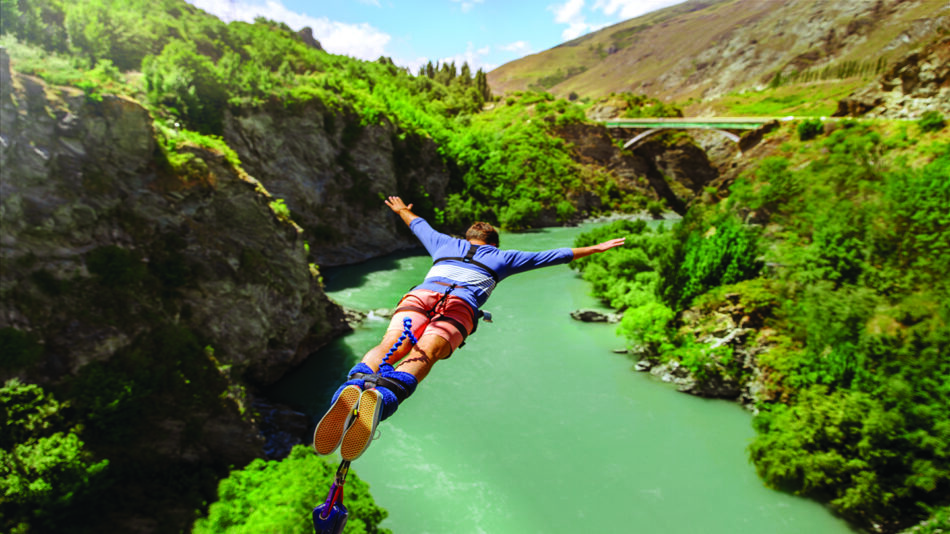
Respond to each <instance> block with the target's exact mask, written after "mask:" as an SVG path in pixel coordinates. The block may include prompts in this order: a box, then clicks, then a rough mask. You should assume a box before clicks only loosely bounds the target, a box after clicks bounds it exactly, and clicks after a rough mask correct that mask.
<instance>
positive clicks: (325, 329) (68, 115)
mask: <svg viewBox="0 0 950 534" xmlns="http://www.w3.org/2000/svg"><path fill="white" fill-rule="evenodd" d="M0 112H2V113H0V117H2V120H0V169H2V180H0V335H2V340H3V341H4V351H3V354H2V358H0V380H7V379H9V378H12V377H18V378H21V379H23V380H25V381H27V382H33V383H39V384H41V385H43V386H44V387H46V388H47V389H49V390H50V391H52V392H54V394H55V395H57V398H59V400H61V401H67V400H69V401H70V402H71V404H72V405H73V407H74V408H76V409H77V410H79V412H80V413H86V415H85V416H83V415H80V416H79V417H89V419H83V420H81V421H77V422H84V423H86V430H85V431H84V433H83V439H84V440H85V441H86V442H87V445H88V446H89V447H90V449H91V450H92V451H93V453H94V454H96V455H97V456H98V457H105V458H109V459H110V468H109V469H110V473H113V475H111V476H117V477H119V482H118V483H115V486H114V487H113V488H112V489H111V490H110V491H115V492H119V493H123V492H129V494H130V495H146V494H149V495H155V487H156V485H157V486H160V487H164V488H165V489H164V490H160V491H159V494H161V491H165V492H167V491H169V488H171V487H172V486H169V485H168V484H169V482H168V481H169V480H172V479H175V477H185V478H179V479H178V481H177V482H175V484H185V485H186V486H187V487H188V488H189V491H188V492H186V493H188V494H189V495H191V497H190V498H191V500H190V501H188V502H184V501H185V500H187V499H188V498H189V497H184V496H181V495H176V496H169V494H168V493H165V494H162V497H156V498H155V499H154V500H152V501H150V504H149V506H146V507H139V509H136V510H135V511H134V512H133V514H132V515H131V516H130V515H128V513H127V512H128V510H123V509H122V507H121V506H115V507H109V511H108V514H107V515H106V516H103V517H102V518H100V520H101V521H103V522H104V523H105V524H108V525H110V526H111V528H114V527H116V526H117V525H124V526H125V527H127V528H123V530H127V531H154V530H174V531H176V532H177V531H181V530H184V529H187V528H188V527H189V525H190V524H191V523H190V521H191V520H192V518H193V514H194V511H195V509H197V507H198V506H200V500H199V501H198V502H195V501H194V494H195V492H197V491H204V492H205V493H203V494H202V496H201V497H200V498H201V499H203V500H211V499H212V498H213V497H214V485H215V483H216V480H217V479H216V478H215V477H219V476H222V475H224V474H226V473H227V471H228V469H229V468H230V467H231V466H240V465H244V464H246V463H247V462H248V461H250V460H251V459H253V458H255V457H261V456H263V449H262V446H263V441H262V440H261V438H260V436H259V431H258V428H257V425H256V423H255V421H254V414H253V413H251V411H250V410H248V409H247V408H248V401H249V399H248V397H247V396H246V395H245V393H243V388H244V386H245V385H255V384H268V383H270V382H273V381H274V380H276V379H278V378H279V377H280V376H281V375H282V374H284V373H285V372H286V371H287V370H289V369H291V368H293V367H294V366H296V365H298V364H299V363H300V362H302V361H303V359H304V358H305V357H306V356H307V355H309V354H310V353H312V352H313V351H314V350H316V349H317V348H319V347H320V346H321V345H323V344H325V343H327V342H328V341H330V340H331V339H333V338H335V337H338V336H339V335H340V334H341V333H342V332H344V331H345V330H346V329H347V328H348V327H347V326H346V324H345V321H344V319H343V312H342V310H341V309H340V307H339V306H337V305H336V304H334V303H333V302H331V301H330V300H329V299H327V297H326V295H325V294H324V293H323V290H322V287H321V285H320V282H319V273H317V272H315V271H313V270H311V267H310V266H309V265H308V263H309V258H308V252H307V250H306V247H305V245H304V240H303V238H302V237H301V230H300V228H299V227H297V226H296V225H294V224H293V223H289V222H286V221H282V220H281V219H280V218H279V217H278V216H277V215H276V214H275V213H274V211H273V210H272V209H271V207H270V205H269V203H270V202H271V201H272V200H273V197H272V196H271V195H269V194H268V193H267V191H266V190H265V189H264V188H263V187H262V186H261V184H260V183H259V182H258V181H257V180H255V179H254V178H252V177H250V176H248V175H247V174H246V173H244V172H243V171H241V170H240V169H236V168H234V167H233V166H232V165H231V164H230V163H229V162H228V161H227V160H226V159H225V158H224V157H223V156H222V155H220V154H217V153H214V152H212V151H208V150H205V149H202V148H199V147H192V148H191V149H190V151H191V153H193V154H194V156H195V157H196V160H195V161H196V162H200V163H196V165H195V166H194V167H195V168H198V169H201V172H200V173H198V174H199V175H197V176H196V175H190V176H189V177H183V176H179V175H177V174H176V173H175V172H174V171H173V170H172V167H171V166H170V165H169V164H168V161H167V160H166V158H165V156H164V154H163V153H162V151H161V149H160V147H159V145H158V142H157V139H156V135H155V131H154V130H153V124H152V119H151V117H150V116H149V113H148V112H147V111H146V110H145V109H144V108H143V107H142V106H141V105H139V104H138V103H137V102H135V101H133V100H129V99H126V98H121V97H114V96H103V97H102V98H101V99H91V98H89V97H87V96H86V95H84V94H83V93H82V92H81V91H79V90H76V89H70V88H58V87H50V86H47V85H46V84H44V83H43V82H41V81H40V80H38V79H36V78H32V77H29V76H24V75H20V74H17V73H15V72H12V71H11V69H10V64H9V59H8V56H7V54H6V53H5V51H3V50H2V49H0ZM72 395H80V397H81V398H80V397H76V399H73V398H72ZM74 401H75V402H74ZM117 436H122V437H121V439H120V438H118V437H117ZM117 440H118V441H117ZM124 472H132V473H135V475H134V476H132V477H131V478H128V477H127V478H122V477H123V476H125V475H122V473H124ZM187 477H192V478H193V480H190V481H186V479H187ZM130 484H131V486H133V487H139V489H137V490H129V489H128V488H129V487H130V486H129V485H130ZM162 484H165V486H162ZM146 487H151V488H152V489H148V490H146V489H143V488H146ZM115 497H116V498H118V495H117V496H115ZM107 500H108V499H107ZM122 500H123V502H126V499H124V498H123V499H122ZM133 500H134V499H133ZM109 514H115V515H117V517H107V516H108V515H109Z"/></svg>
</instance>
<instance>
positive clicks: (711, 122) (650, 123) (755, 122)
mask: <svg viewBox="0 0 950 534" xmlns="http://www.w3.org/2000/svg"><path fill="white" fill-rule="evenodd" d="M773 120H777V119H775V118H773V117H709V118H703V117H674V118H669V117H665V118H648V119H610V120H606V121H603V123H604V125H605V126H607V127H608V128H718V129H721V130H754V129H756V128H758V127H759V126H762V125H763V124H765V123H767V122H769V121H773Z"/></svg>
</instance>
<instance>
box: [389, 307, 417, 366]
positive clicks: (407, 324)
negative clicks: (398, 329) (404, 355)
mask: <svg viewBox="0 0 950 534" xmlns="http://www.w3.org/2000/svg"><path fill="white" fill-rule="evenodd" d="M407 337H408V338H409V341H411V342H412V344H413V345H415V344H416V343H418V340H416V336H414V335H412V319H410V318H408V317H406V318H405V319H403V320H402V335H401V336H399V340H398V341H396V343H395V344H393V348H391V349H389V352H387V353H386V356H384V357H383V363H388V362H389V357H390V356H392V355H393V354H394V353H395V352H396V351H397V350H399V346H400V345H402V342H403V341H405V340H406V338H407Z"/></svg>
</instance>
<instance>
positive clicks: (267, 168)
mask: <svg viewBox="0 0 950 534" xmlns="http://www.w3.org/2000/svg"><path fill="white" fill-rule="evenodd" d="M224 138H225V140H226V141H227V142H228V144H229V145H230V146H231V147H233V148H234V149H235V150H236V151H237V152H238V154H239V155H240V157H241V161H242V162H244V166H245V169H246V170H247V171H248V172H249V173H250V174H251V175H252V176H254V177H256V178H257V179H258V180H260V181H261V182H262V183H263V184H265V186H266V187H267V190H268V191H270V192H271V194H273V195H274V196H275V197H278V198H283V199H285V200H286V203H287V206H288V207H289V208H290V211H291V213H292V214H293V219H294V221H295V222H297V223H298V224H299V225H300V226H301V227H302V228H303V229H304V234H303V235H304V238H305V239H307V240H308V241H309V243H310V247H311V251H312V254H313V259H314V260H315V261H316V262H317V263H318V264H319V265H327V266H329V265H343V264H348V263H356V262H358V261H361V260H366V259H369V258H371V257H374V256H379V255H383V254H387V253H389V252H393V251H395V250H399V249H402V248H407V247H413V246H418V243H417V241H416V240H415V238H413V237H412V235H411V234H410V233H409V232H408V231H406V229H405V228H404V227H403V225H402V224H401V223H400V224H397V223H398V221H397V219H396V218H394V217H393V216H392V213H391V212H390V211H389V210H388V209H386V208H385V206H384V205H383V202H382V200H383V198H385V197H386V196H388V195H394V194H398V195H401V196H402V197H403V198H404V199H406V201H407V202H412V203H414V209H415V210H416V212H417V213H418V214H419V215H421V216H423V217H426V218H429V219H430V220H431V215H432V213H433V207H435V206H444V204H445V203H444V199H445V190H446V187H447V186H448V183H449V180H450V178H451V172H450V166H449V165H448V164H447V163H446V162H445V161H443V159H442V156H441V155H440V154H439V152H438V146H437V145H436V144H435V142H434V141H433V140H432V139H430V138H428V137H423V136H419V135H418V134H412V133H406V132H404V131H401V130H399V129H397V128H396V127H395V126H393V125H392V124H390V123H388V122H383V123H381V124H371V125H362V124H361V119H360V117H359V116H357V115H356V114H355V113H353V112H342V113H341V112H339V111H334V110H330V109H327V108H326V107H325V106H324V105H323V103H321V102H320V101H317V100H314V101H311V102H308V103H306V104H302V105H295V106H290V107H285V106H284V105H282V104H281V105H275V106H269V107H263V108H250V109H243V110H235V111H234V112H233V113H231V114H229V115H228V118H227V119H226V125H225V133H224Z"/></svg>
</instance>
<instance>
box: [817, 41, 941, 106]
mask: <svg viewBox="0 0 950 534" xmlns="http://www.w3.org/2000/svg"><path fill="white" fill-rule="evenodd" d="M931 110H933V111H937V112H939V113H940V114H942V115H950V37H947V36H944V37H943V38H941V39H938V40H935V41H933V42H931V43H929V44H927V45H926V46H923V47H922V48H921V49H920V50H916V51H914V52H911V53H909V54H907V55H905V56H903V57H901V58H900V59H899V60H897V61H896V62H894V64H893V65H891V67H890V68H888V69H887V71H886V72H885V73H884V74H882V75H881V76H880V77H879V78H878V79H876V80H874V81H873V82H871V83H869V84H868V85H866V86H864V87H862V88H861V89H859V90H857V91H855V92H854V93H853V94H851V95H849V96H848V97H847V98H845V99H842V100H841V101H840V102H838V110H837V111H836V112H835V115H836V116H839V117H849V116H851V117H853V116H860V115H864V116H867V117H885V118H890V119H908V118H910V119H918V118H920V117H921V115H923V114H924V113H925V112H927V111H931Z"/></svg>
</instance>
